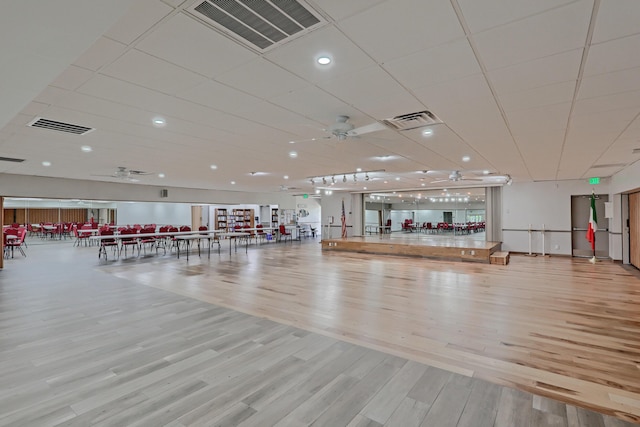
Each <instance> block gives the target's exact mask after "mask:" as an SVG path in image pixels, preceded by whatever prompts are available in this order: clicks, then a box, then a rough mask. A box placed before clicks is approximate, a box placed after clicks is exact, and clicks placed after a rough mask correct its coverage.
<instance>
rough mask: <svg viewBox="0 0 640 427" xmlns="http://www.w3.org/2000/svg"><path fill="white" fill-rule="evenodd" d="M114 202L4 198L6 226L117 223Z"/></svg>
mask: <svg viewBox="0 0 640 427" xmlns="http://www.w3.org/2000/svg"><path fill="white" fill-rule="evenodd" d="M116 215H117V211H116V203H115V202H107V201H96V200H56V199H36V198H11V197H7V198H5V199H4V224H3V225H11V224H20V225H26V224H41V223H52V224H55V223H85V222H92V219H93V222H97V223H99V224H105V223H112V222H113V223H115V222H116V221H117V217H116Z"/></svg>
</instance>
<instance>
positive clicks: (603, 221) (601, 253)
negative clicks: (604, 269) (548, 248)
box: [571, 194, 609, 258]
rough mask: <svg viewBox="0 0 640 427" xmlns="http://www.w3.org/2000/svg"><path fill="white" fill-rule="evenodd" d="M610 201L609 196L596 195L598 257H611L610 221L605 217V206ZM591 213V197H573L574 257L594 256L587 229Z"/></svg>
mask: <svg viewBox="0 0 640 427" xmlns="http://www.w3.org/2000/svg"><path fill="white" fill-rule="evenodd" d="M608 201H609V195H607V194H596V216H597V218H598V230H597V231H596V253H595V255H596V257H597V258H608V257H609V227H608V224H609V220H608V219H607V218H605V216H604V204H605V202H608ZM590 212H591V196H590V195H586V196H571V248H572V251H571V253H572V255H573V256H574V257H588V258H591V257H592V256H593V250H592V249H591V243H589V241H588V240H587V237H586V236H587V227H588V226H589V214H590Z"/></svg>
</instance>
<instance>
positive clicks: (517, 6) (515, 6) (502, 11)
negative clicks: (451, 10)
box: [458, 0, 575, 33]
mask: <svg viewBox="0 0 640 427" xmlns="http://www.w3.org/2000/svg"><path fill="white" fill-rule="evenodd" d="M573 1H575V0H536V1H531V0H509V1H504V0H483V1H478V0H458V3H459V4H460V9H462V14H463V15H464V19H465V21H466V22H467V25H469V29H470V30H471V32H472V33H477V32H480V31H483V30H487V29H489V28H493V27H498V26H500V25H504V24H507V23H510V22H513V21H517V20H520V19H522V18H526V17H528V16H531V15H536V14H539V13H541V12H544V11H546V10H549V9H554V8H557V7H558V6H562V5H565V4H568V3H571V2H573Z"/></svg>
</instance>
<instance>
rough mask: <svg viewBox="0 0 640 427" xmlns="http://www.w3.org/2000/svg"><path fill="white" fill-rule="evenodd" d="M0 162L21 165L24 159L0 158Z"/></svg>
mask: <svg viewBox="0 0 640 427" xmlns="http://www.w3.org/2000/svg"><path fill="white" fill-rule="evenodd" d="M0 162H13V163H22V162H24V159H14V158H13V157H0Z"/></svg>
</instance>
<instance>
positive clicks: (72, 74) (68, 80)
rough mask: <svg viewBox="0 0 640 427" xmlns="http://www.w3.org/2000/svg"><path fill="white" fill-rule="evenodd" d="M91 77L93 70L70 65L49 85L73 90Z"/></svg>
mask: <svg viewBox="0 0 640 427" xmlns="http://www.w3.org/2000/svg"><path fill="white" fill-rule="evenodd" d="M91 77H93V71H89V70H86V69H84V68H80V67H75V66H73V65H72V66H70V67H69V68H67V69H66V70H65V71H64V72H63V73H62V74H61V75H59V76H58V78H56V79H55V80H54V81H53V82H52V83H51V86H55V87H59V88H62V89H66V90H75V89H77V88H79V87H80V86H81V85H83V84H84V83H85V82H86V81H87V80H89V79H90V78H91Z"/></svg>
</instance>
